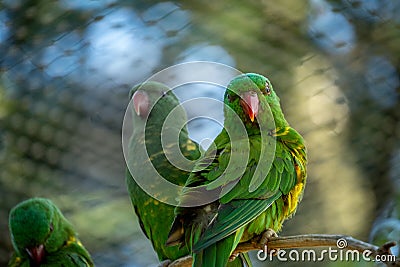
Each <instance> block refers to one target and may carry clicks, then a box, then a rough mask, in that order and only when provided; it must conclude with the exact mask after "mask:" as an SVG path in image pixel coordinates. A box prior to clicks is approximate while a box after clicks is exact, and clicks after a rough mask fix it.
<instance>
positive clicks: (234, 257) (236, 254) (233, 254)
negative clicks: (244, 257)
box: [229, 253, 239, 262]
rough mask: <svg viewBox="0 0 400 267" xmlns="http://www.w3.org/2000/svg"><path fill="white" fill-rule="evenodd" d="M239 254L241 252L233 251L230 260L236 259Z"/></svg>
mask: <svg viewBox="0 0 400 267" xmlns="http://www.w3.org/2000/svg"><path fill="white" fill-rule="evenodd" d="M237 256H239V253H232V255H231V256H230V257H229V261H230V262H231V261H234V260H235V259H236V258H237Z"/></svg>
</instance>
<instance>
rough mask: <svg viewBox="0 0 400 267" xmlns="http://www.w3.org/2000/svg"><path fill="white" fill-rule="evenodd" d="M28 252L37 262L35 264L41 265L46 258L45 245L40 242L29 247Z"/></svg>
mask: <svg viewBox="0 0 400 267" xmlns="http://www.w3.org/2000/svg"><path fill="white" fill-rule="evenodd" d="M26 252H28V254H29V257H31V259H32V261H33V262H34V263H35V264H36V265H35V266H40V264H41V263H42V261H43V259H44V253H45V251H44V245H43V244H40V245H38V246H36V247H32V248H27V249H26Z"/></svg>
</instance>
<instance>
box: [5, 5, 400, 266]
mask: <svg viewBox="0 0 400 267" xmlns="http://www.w3.org/2000/svg"><path fill="white" fill-rule="evenodd" d="M399 11H400V4H399V2H398V1H396V0H383V1H378V0H371V1H367V0H365V1H363V0H359V1H355V0H354V1H347V0H331V1H323V0H310V1H306V0H301V1H289V0H284V1H279V2H277V1H254V0H250V1H246V2H243V1H237V0H235V1H219V2H217V1H202V2H186V1H171V2H158V1H134V2H131V1H123V0H121V1H118V0H105V1H76V0H71V1H67V0H63V1H34V0H30V1H29V0H20V1H11V0H6V1H3V2H2V3H1V4H0V25H1V26H0V51H1V53H0V64H1V67H0V68H1V79H0V125H1V128H0V149H1V150H0V192H1V199H0V240H4V241H5V242H0V265H4V264H5V263H6V262H7V260H8V257H9V255H10V252H11V244H10V240H9V234H8V230H7V218H8V212H9V210H10V208H11V207H12V206H14V205H15V204H17V203H18V202H19V201H21V200H23V199H26V198H28V197H32V196H43V197H48V198H51V199H52V200H53V201H54V202H55V203H56V204H57V205H59V207H60V208H61V209H62V210H63V213H64V214H65V215H66V217H67V218H68V219H70V220H71V221H72V222H73V223H74V224H75V225H76V229H77V230H78V232H79V233H80V236H81V239H82V241H83V242H84V243H85V245H86V247H87V248H88V250H89V251H90V252H91V253H92V254H93V256H94V260H95V262H96V264H97V265H98V266H122V265H124V266H147V265H149V264H155V263H156V256H155V254H154V253H153V252H152V251H151V247H150V244H149V242H148V241H147V240H146V238H145V237H144V236H143V234H142V233H141V232H140V231H139V229H138V224H137V221H136V220H135V215H134V214H133V211H132V208H131V206H130V203H129V198H128V195H127V193H126V189H125V183H124V168H125V163H124V159H123V155H122V152H121V145H120V144H121V141H120V140H121V137H120V134H121V125H122V120H123V115H124V112H125V108H126V105H127V103H128V91H129V89H130V87H131V86H132V85H134V84H136V83H138V82H141V81H143V80H144V79H146V78H148V77H149V76H150V75H151V74H153V73H155V72H157V71H159V70H161V69H163V68H164V67H167V66H170V65H172V64H176V63H179V62H184V61H189V60H211V61H217V62H221V63H225V64H229V65H232V66H233V67H236V68H238V69H239V70H241V71H244V72H259V73H262V74H264V75H267V76H268V77H269V78H270V80H271V81H272V83H273V85H274V88H276V90H277V91H278V94H279V95H280V97H281V101H282V106H283V109H284V111H285V114H286V116H287V118H288V120H289V122H290V123H291V124H292V125H293V126H294V127H295V128H296V129H298V130H299V131H300V132H301V133H302V134H303V135H304V137H305V139H306V141H307V145H308V149H309V155H310V158H309V165H308V169H309V179H308V181H309V183H308V187H307V188H306V192H305V196H304V200H303V203H302V204H301V205H300V208H299V210H298V212H297V215H296V216H295V218H294V219H292V220H290V221H288V222H287V223H286V224H285V227H284V231H283V232H282V235H287V234H300V233H342V234H349V235H353V236H354V237H356V238H360V239H363V240H367V239H368V237H369V236H370V233H371V232H374V229H373V228H374V227H378V226H379V225H382V223H384V222H385V220H387V219H390V222H392V223H393V222H394V221H393V220H397V222H396V223H394V225H393V224H392V226H393V227H394V228H393V229H398V227H399V223H398V219H399V218H398V212H397V213H393V212H388V210H393V209H392V208H391V207H398V206H399V204H398V201H399V198H398V197H397V198H396V197H395V196H396V195H398V191H399V186H398V184H399V174H400V173H399V172H398V162H399V157H398V155H399V153H400V152H399V151H400V150H399V149H400V144H399V140H400V138H399V137H400V131H399V129H400V128H399V126H400V125H399V122H400V118H399V117H400V108H399V93H400V85H399V84H400V82H399V77H400V76H399V67H400V65H399V64H400V58H399V55H400V30H399V28H400V26H399V23H400V12H399ZM374 221H376V222H375V223H374ZM384 225H387V224H384ZM379 229H381V228H379ZM376 232H377V231H375V232H374V233H376ZM379 233H381V232H379ZM390 233H392V234H391V235H390ZM393 233H394V232H393V231H392V230H387V231H383V232H382V234H380V235H379V237H378V239H379V240H386V239H387V238H386V237H385V235H388V236H389V237H390V238H394V239H398V238H399V236H398V235H394V234H393ZM390 238H389V239H390ZM378 239H375V240H378ZM395 241H400V240H395ZM377 242H378V241H377ZM265 264H267V263H265ZM284 264H285V266H287V265H288V263H284ZM291 264H292V265H293V266H303V265H304V266H311V265H312V264H311V263H291ZM326 264H328V263H327V262H324V263H314V266H325V265H326ZM363 264H364V263H358V264H357V263H329V266H364V265H363ZM280 265H283V263H282V264H280V263H278V262H276V261H274V263H273V265H268V266H280ZM259 266H263V263H260V264H259Z"/></svg>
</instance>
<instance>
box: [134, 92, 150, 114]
mask: <svg viewBox="0 0 400 267" xmlns="http://www.w3.org/2000/svg"><path fill="white" fill-rule="evenodd" d="M132 99H133V108H134V109H135V113H136V114H137V115H138V116H140V117H142V118H145V117H147V115H148V114H149V108H150V102H149V96H148V95H147V93H146V92H144V91H140V90H139V91H136V92H135V93H134V94H133V96H132Z"/></svg>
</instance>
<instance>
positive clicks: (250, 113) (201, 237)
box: [167, 73, 307, 267]
mask: <svg viewBox="0 0 400 267" xmlns="http://www.w3.org/2000/svg"><path fill="white" fill-rule="evenodd" d="M224 104H225V106H224V114H225V119H224V129H223V130H222V131H221V133H220V134H219V135H218V136H217V137H216V139H215V141H214V144H215V145H214V146H212V147H210V148H209V150H208V151H206V153H205V157H204V158H203V159H202V160H200V161H199V162H198V163H197V166H195V168H194V170H193V171H192V173H191V175H190V176H189V178H188V180H187V182H186V185H185V190H183V193H182V196H181V197H180V206H179V207H177V208H176V209H175V214H176V217H175V220H174V223H173V225H172V227H171V231H170V234H169V238H168V240H167V244H169V245H177V244H179V245H180V246H187V247H189V249H190V251H191V252H192V255H193V266H203V267H206V266H216V267H224V266H227V265H229V261H230V260H232V259H234V258H235V257H237V256H240V257H243V255H240V254H239V255H234V254H233V253H234V251H235V248H236V247H237V245H238V244H239V243H241V242H247V241H249V240H251V239H253V238H254V237H256V236H259V235H260V236H262V237H263V238H262V240H264V241H265V239H266V238H268V237H270V236H272V235H276V232H278V231H280V229H281V228H282V224H283V222H284V221H285V220H286V219H287V218H289V217H291V216H292V215H293V214H294V213H295V211H296V209H297V204H298V203H299V201H300V200H301V198H302V194H303V190H304V186H305V182H306V161H307V157H306V148H305V145H304V140H303V138H302V136H301V135H300V134H299V133H298V132H297V131H296V130H295V129H293V128H292V127H290V125H289V123H288V122H287V121H286V120H285V117H284V115H283V113H282V110H281V107H280V100H279V98H278V96H277V95H276V93H275V91H274V90H273V88H272V84H271V82H270V81H269V80H268V79H267V78H266V77H264V76H262V75H259V74H255V73H247V74H242V75H239V76H237V77H236V78H234V79H233V80H232V81H231V82H230V83H229V85H228V86H227V89H226V91H225V97H224ZM243 129H244V130H243ZM200 188H201V190H203V191H207V190H208V191H209V192H213V194H215V193H216V192H217V193H218V194H219V198H218V199H217V200H213V201H212V202H210V203H208V204H204V202H205V201H203V200H204V199H199V198H201V197H204V196H206V197H207V194H204V193H202V194H199V192H202V191H201V190H200ZM196 201H197V202H198V203H201V204H200V205H197V206H196V205H195V202H196ZM250 264H251V263H249V264H247V265H248V266H249V265H250Z"/></svg>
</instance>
